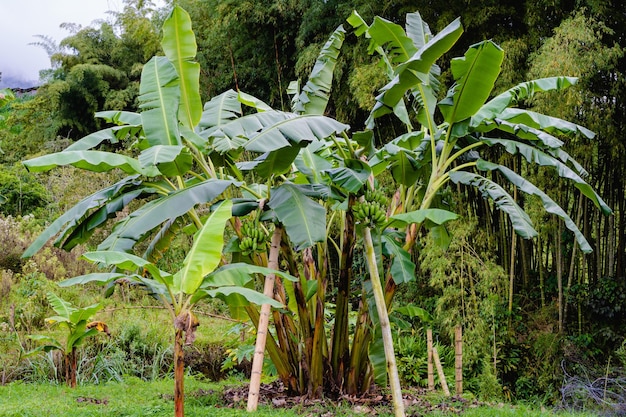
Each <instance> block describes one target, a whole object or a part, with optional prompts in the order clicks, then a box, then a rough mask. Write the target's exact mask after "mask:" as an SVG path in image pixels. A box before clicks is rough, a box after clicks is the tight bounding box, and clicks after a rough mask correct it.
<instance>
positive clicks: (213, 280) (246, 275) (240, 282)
mask: <svg viewBox="0 0 626 417" xmlns="http://www.w3.org/2000/svg"><path fill="white" fill-rule="evenodd" d="M254 274H261V275H269V274H275V275H278V276H279V277H281V278H282V279H285V280H288V281H298V278H296V277H294V276H292V275H290V274H288V273H286V272H282V271H277V270H274V269H270V268H266V267H263V266H257V265H252V264H247V263H242V262H238V263H232V264H227V265H224V266H221V267H219V268H218V269H216V270H215V271H214V272H212V273H210V274H209V275H208V276H207V277H206V278H205V279H204V281H203V282H202V285H201V287H202V288H211V287H224V286H239V287H245V286H247V285H248V284H249V283H250V282H251V281H252V276H253V275H254Z"/></svg>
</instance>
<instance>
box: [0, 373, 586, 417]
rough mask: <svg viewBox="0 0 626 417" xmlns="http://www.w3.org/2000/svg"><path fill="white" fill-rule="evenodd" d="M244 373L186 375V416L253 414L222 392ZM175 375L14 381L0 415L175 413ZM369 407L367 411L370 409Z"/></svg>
mask: <svg viewBox="0 0 626 417" xmlns="http://www.w3.org/2000/svg"><path fill="white" fill-rule="evenodd" d="M242 383H243V381H242V380H240V379H234V378H233V379H229V380H226V381H222V382H219V383H216V382H204V381H200V380H197V379H195V378H192V377H189V378H187V379H186V381H185V391H186V394H187V396H186V399H185V415H186V416H190V417H193V416H198V417H199V416H207V415H211V416H215V417H226V416H229V417H230V416H249V415H250V414H249V413H248V412H247V411H246V410H245V405H246V404H245V401H246V399H245V398H242V399H241V401H240V402H238V403H237V406H236V407H234V408H228V407H226V404H224V402H223V400H222V393H223V390H224V388H225V387H227V386H237V385H240V384H242ZM173 385H174V384H173V381H172V380H159V381H153V382H145V381H142V380H140V379H137V378H126V380H125V381H124V382H123V383H106V384H101V385H83V386H79V387H77V388H75V389H70V388H68V387H66V386H63V385H52V384H25V383H12V384H9V385H6V386H0V416H1V417H18V416H19V417H31V416H32V417H34V416H37V417H45V416H50V417H52V416H55V417H56V416H64V417H88V416H89V417H92V416H107V417H122V416H124V417H134V416H137V417H140V416H172V415H173V414H174V405H173V400H172V391H173ZM374 410H375V412H376V415H378V416H381V417H382V416H392V415H393V414H392V410H391V408H390V407H389V406H375V405H374V406H371V408H370V409H369V410H368V409H364V408H363V407H361V408H360V409H359V408H358V407H351V406H350V405H348V404H345V403H342V404H339V405H336V404H333V403H330V402H327V403H317V404H315V405H312V406H300V405H298V406H295V407H292V408H281V409H277V408H274V407H272V406H268V405H260V406H259V409H258V411H257V413H255V414H254V415H255V416H259V417H266V416H275V415H277V413H279V414H280V415H281V416H286V417H290V416H294V417H295V416H320V415H333V416H359V415H371V412H372V411H374ZM368 411H369V412H368ZM407 415H408V416H414V415H420V416H421V415H424V416H433V417H451V416H458V415H461V416H463V417H500V416H509V417H549V416H559V417H591V416H592V414H572V413H554V412H551V411H548V410H534V409H531V408H527V407H525V406H510V405H496V406H492V407H485V406H482V407H476V408H466V409H465V410H464V411H463V412H462V413H461V414H456V413H453V412H447V413H443V412H438V411H437V412H430V413H426V412H425V410H423V409H419V408H415V407H409V408H408V409H407Z"/></svg>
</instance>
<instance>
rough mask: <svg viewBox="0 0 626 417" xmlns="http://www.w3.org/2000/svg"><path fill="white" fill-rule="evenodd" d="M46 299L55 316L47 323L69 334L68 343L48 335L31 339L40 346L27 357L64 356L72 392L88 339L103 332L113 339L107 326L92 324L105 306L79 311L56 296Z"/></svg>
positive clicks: (99, 322) (101, 323)
mask: <svg viewBox="0 0 626 417" xmlns="http://www.w3.org/2000/svg"><path fill="white" fill-rule="evenodd" d="M46 298H47V299H48V303H50V306H52V309H53V310H54V312H55V313H56V315H55V316H50V317H47V318H46V319H45V320H46V322H48V323H50V324H52V325H54V326H56V327H59V328H64V329H65V330H66V333H67V334H66V337H65V340H59V339H57V338H54V337H52V336H48V335H30V336H29V338H30V339H32V340H35V341H37V342H40V343H41V344H40V345H39V346H38V347H37V348H35V349H33V350H32V351H30V352H28V353H26V355H25V357H28V356H32V355H35V354H38V353H40V352H50V351H53V350H59V351H60V352H61V353H62V354H63V360H64V365H65V381H66V383H67V385H68V386H69V387H70V388H75V387H76V377H77V360H78V358H77V349H78V348H79V347H80V346H81V345H82V344H83V343H84V342H85V340H86V339H87V338H88V337H91V336H94V335H96V334H97V333H98V332H104V333H106V334H107V335H109V336H110V333H109V328H108V326H107V325H106V323H104V322H101V321H90V319H91V317H93V315H94V314H96V313H97V312H98V311H100V310H101V309H102V305H101V304H99V303H98V304H93V305H90V306H88V307H82V308H77V307H74V306H73V305H72V304H71V303H69V302H68V301H65V300H64V299H62V298H61V297H59V296H58V295H56V294H55V293H53V292H48V293H47V294H46Z"/></svg>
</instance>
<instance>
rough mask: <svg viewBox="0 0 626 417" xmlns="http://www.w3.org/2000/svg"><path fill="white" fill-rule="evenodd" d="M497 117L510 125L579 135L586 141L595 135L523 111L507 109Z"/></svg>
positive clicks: (577, 126) (577, 127) (552, 118)
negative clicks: (516, 124) (515, 124)
mask: <svg viewBox="0 0 626 417" xmlns="http://www.w3.org/2000/svg"><path fill="white" fill-rule="evenodd" d="M498 117H499V118H500V119H502V120H506V121H508V122H510V123H518V124H523V125H526V126H530V127H534V128H535V129H540V130H544V131H546V132H548V133H553V134H565V135H571V134H578V133H580V134H582V135H584V136H585V137H586V138H588V139H593V138H594V137H595V135H596V134H595V133H593V132H592V131H591V130H589V129H587V128H585V127H583V126H580V125H577V124H575V123H572V122H568V121H566V120H563V119H559V118H558V117H552V116H547V115H545V114H541V113H536V112H534V111H530V110H525V109H512V108H508V109H505V110H504V111H502V112H501V113H500V114H499V115H498Z"/></svg>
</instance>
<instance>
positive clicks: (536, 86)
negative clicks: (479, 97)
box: [471, 77, 576, 127]
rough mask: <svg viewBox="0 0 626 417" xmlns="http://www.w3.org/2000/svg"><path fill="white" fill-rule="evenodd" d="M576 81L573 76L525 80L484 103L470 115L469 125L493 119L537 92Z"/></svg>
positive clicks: (476, 124)
mask: <svg viewBox="0 0 626 417" xmlns="http://www.w3.org/2000/svg"><path fill="white" fill-rule="evenodd" d="M575 83H576V78H573V77H550V78H540V79H537V80H532V81H526V82H523V83H520V84H518V85H516V86H515V87H513V88H510V89H508V90H507V91H505V92H504V93H501V94H499V95H498V96H496V97H494V98H492V99H491V100H489V101H488V102H487V103H485V104H484V105H483V106H482V107H481V108H480V110H479V111H478V112H476V114H475V115H473V116H472V121H471V125H472V126H474V127H476V126H478V125H479V124H480V123H482V122H483V121H485V120H493V119H494V118H495V117H497V116H498V115H499V114H500V113H502V112H503V111H504V109H506V108H507V107H509V106H514V105H516V104H518V103H520V102H522V101H523V100H527V99H530V98H533V96H534V95H535V94H536V93H538V92H545V91H552V90H557V91H558V90H561V89H564V88H567V87H569V86H571V85H574V84H575Z"/></svg>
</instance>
